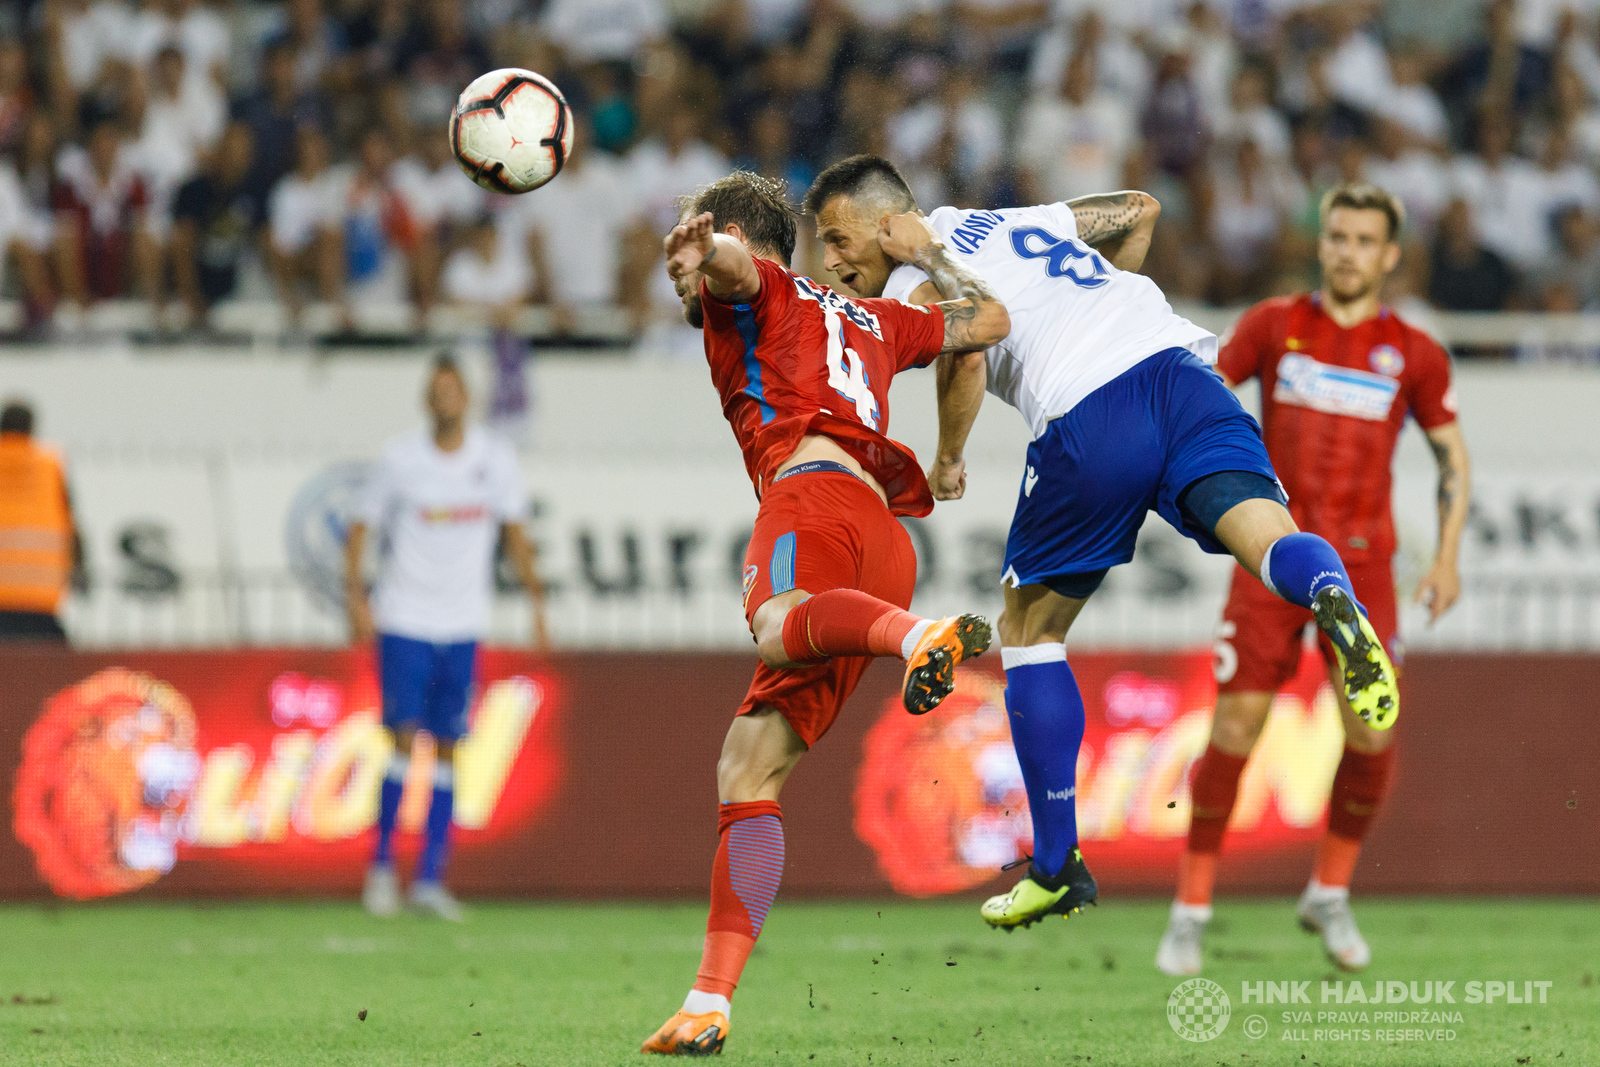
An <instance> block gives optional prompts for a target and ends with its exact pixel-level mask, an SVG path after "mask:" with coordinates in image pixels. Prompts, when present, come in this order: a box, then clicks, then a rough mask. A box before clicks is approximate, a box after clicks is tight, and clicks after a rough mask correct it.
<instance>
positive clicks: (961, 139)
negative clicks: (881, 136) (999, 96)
mask: <svg viewBox="0 0 1600 1067" xmlns="http://www.w3.org/2000/svg"><path fill="white" fill-rule="evenodd" d="M888 133H889V158H891V159H892V160H894V162H895V163H896V165H898V166H899V167H900V171H901V173H903V174H904V175H905V176H906V182H907V184H909V185H910V186H911V189H912V192H913V193H914V194H915V195H916V197H917V200H918V201H919V202H920V203H924V204H948V203H966V204H976V203H977V202H979V201H981V200H982V199H983V197H984V195H985V193H986V192H987V189H988V185H989V182H990V181H991V179H992V177H993V174H994V169H995V167H996V166H998V165H999V163H1000V151H1001V149H1002V148H1003V147H1004V143H1005V129H1004V127H1003V126H1002V125H1001V121H1000V115H999V113H998V112H997V111H995V109H994V106H993V105H992V104H990V103H989V102H988V101H987V100H985V99H984V98H983V97H982V96H981V95H980V94H979V92H978V87H977V84H976V83H975V81H974V80H973V77H972V73H971V72H970V71H969V70H967V69H965V68H957V69H954V70H951V71H949V72H948V73H947V74H946V75H945V80H944V85H943V86H942V87H941V89H940V91H939V95H938V96H937V97H936V98H934V99H929V100H925V101H923V102H922V103H920V104H918V105H916V106H915V107H912V108H909V109H908V110H905V111H902V112H900V113H899V114H898V115H894V116H892V117H891V118H890V119H889V126H888Z"/></svg>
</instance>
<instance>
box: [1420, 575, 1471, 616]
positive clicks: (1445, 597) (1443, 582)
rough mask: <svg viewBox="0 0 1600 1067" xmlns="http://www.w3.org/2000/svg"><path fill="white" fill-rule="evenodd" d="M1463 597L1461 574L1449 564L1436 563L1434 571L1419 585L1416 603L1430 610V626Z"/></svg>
mask: <svg viewBox="0 0 1600 1067" xmlns="http://www.w3.org/2000/svg"><path fill="white" fill-rule="evenodd" d="M1460 596H1461V572H1460V571H1458V570H1456V568H1455V567H1454V566H1453V565H1452V564H1449V563H1438V562H1435V563H1434V565H1433V569H1432V570H1430V571H1429V572H1428V573H1427V574H1424V575H1423V576H1422V581H1420V582H1418V583H1417V595H1416V598H1415V599H1416V602H1417V603H1418V604H1421V605H1422V606H1423V607H1425V608H1427V609H1428V625H1429V626H1432V625H1433V624H1434V623H1436V622H1438V621H1439V616H1441V615H1443V614H1444V613H1445V612H1447V611H1449V610H1450V605H1452V604H1454V603H1455V602H1456V600H1457V599H1458V598H1459V597H1460Z"/></svg>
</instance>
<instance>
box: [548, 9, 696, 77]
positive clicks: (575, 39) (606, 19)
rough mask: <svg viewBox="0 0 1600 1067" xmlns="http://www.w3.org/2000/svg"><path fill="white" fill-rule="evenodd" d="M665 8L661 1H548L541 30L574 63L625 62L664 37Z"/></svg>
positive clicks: (665, 28)
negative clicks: (542, 29) (646, 46)
mask: <svg viewBox="0 0 1600 1067" xmlns="http://www.w3.org/2000/svg"><path fill="white" fill-rule="evenodd" d="M666 7H667V6H666V5H665V4H664V3H662V2H661V0H551V3H550V6H549V7H547V8H546V9H545V14H544V31H545V33H547V34H549V35H550V37H551V38H552V39H553V40H554V41H555V42H556V43H557V44H559V45H560V46H561V47H562V48H563V49H565V50H566V53H567V56H568V57H569V58H571V59H573V60H575V61H577V62H580V63H589V62H594V61H597V60H609V61H613V62H628V61H631V60H632V59H633V57H634V56H635V55H636V54H638V52H639V50H640V49H642V48H643V47H644V46H645V45H647V44H649V43H650V42H651V41H655V40H658V39H660V38H662V37H665V36H666V33H667V10H666Z"/></svg>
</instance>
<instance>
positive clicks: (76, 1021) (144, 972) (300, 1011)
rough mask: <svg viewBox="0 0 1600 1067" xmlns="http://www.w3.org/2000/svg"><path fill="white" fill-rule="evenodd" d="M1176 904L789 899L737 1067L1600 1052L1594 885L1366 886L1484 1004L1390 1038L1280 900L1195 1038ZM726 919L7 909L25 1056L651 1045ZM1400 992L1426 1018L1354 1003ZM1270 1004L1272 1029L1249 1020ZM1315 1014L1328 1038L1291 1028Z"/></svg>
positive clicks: (767, 937) (547, 1051)
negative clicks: (1176, 975) (1180, 979)
mask: <svg viewBox="0 0 1600 1067" xmlns="http://www.w3.org/2000/svg"><path fill="white" fill-rule="evenodd" d="M1165 913H1166V904H1165V902H1157V901H1142V900H1141V901H1116V900H1113V901H1108V902H1107V903H1106V904H1105V905H1104V906H1102V907H1100V908H1097V909H1091V911H1090V912H1089V913H1088V914H1086V915H1083V916H1079V917H1075V918H1073V919H1072V920H1070V921H1061V920H1058V919H1051V920H1049V921H1047V922H1046V923H1043V924H1041V925H1040V926H1036V927H1034V928H1033V929H1032V930H1028V931H1020V932H1018V933H1015V934H1012V935H1006V934H1001V933H998V932H994V931H990V930H988V929H986V928H984V927H983V926H982V924H981V923H980V922H979V920H978V917H977V914H976V910H975V906H974V905H972V904H965V903H963V904H949V903H937V904H904V903H882V904H880V903H848V904H844V903H840V904H818V903H803V902H793V903H785V902H783V901H782V900H781V899H780V900H779V903H778V906H777V907H776V908H774V909H773V911H772V914H771V916H770V918H769V920H768V923H767V928H766V930H765V931H764V933H763V935H762V939H761V943H760V946H759V947H758V948H757V950H756V955H755V956H754V957H753V958H752V960H751V962H750V966H749V969H748V970H747V971H746V972H745V980H744V985H743V988H742V989H741V990H740V993H739V997H738V1004H737V1010H736V1011H735V1014H734V1018H733V1033H732V1037H731V1039H730V1041H729V1044H728V1048H727V1052H726V1053H725V1055H724V1057H723V1062H728V1063H745V1064H773V1065H780V1064H784V1065H796V1067H813V1065H815V1067H823V1065H828V1064H853V1065H867V1067H884V1065H893V1064H941V1065H942V1064H952V1063H954V1064H1029V1065H1055V1064H1082V1065H1083V1067H1102V1065H1104V1067H1111V1065H1114V1064H1126V1065H1139V1067H1143V1065H1156V1064H1200V1065H1206V1067H1210V1065H1213V1064H1224V1065H1229V1067H1232V1065H1237V1064H1251V1065H1253V1064H1286V1065H1295V1067H1353V1065H1361V1064H1378V1063H1382V1064H1385V1065H1388V1064H1427V1065H1451V1064H1462V1065H1469V1067H1477V1065H1480V1064H1483V1065H1489V1064H1504V1065H1506V1067H1516V1065H1518V1064H1529V1065H1533V1067H1544V1065H1559V1067H1568V1065H1570V1067H1578V1065H1583V1064H1600V982H1597V980H1596V972H1600V923H1597V922H1596V914H1597V908H1596V905H1595V902H1594V901H1592V900H1570V901H1507V900H1481V901H1477V900H1474V901H1466V900H1424V899H1417V900H1362V901H1358V902H1357V916H1358V918H1359V919H1360V921H1361V922H1362V925H1363V928H1364V930H1365V932H1366V934H1367V937H1368V939H1369V940H1370V941H1371V942H1372V945H1373V949H1374V958H1375V960H1376V962H1375V963H1374V966H1373V968H1372V969H1371V970H1370V971H1369V972H1368V973H1367V974H1366V975H1365V976H1363V977H1364V978H1365V980H1366V981H1365V985H1364V988H1365V989H1366V990H1367V991H1369V992H1370V990H1371V989H1372V986H1373V983H1374V981H1376V980H1389V979H1402V980H1406V981H1407V982H1409V981H1411V980H1413V979H1416V980H1421V981H1429V980H1438V981H1454V982H1455V983H1456V984H1455V986H1454V996H1455V997H1456V1000H1457V1003H1456V1004H1455V1005H1453V1006H1452V1005H1445V1008H1446V1009H1447V1010H1452V1011H1456V1012H1459V1013H1460V1021H1459V1022H1449V1023H1440V1022H1429V1023H1425V1024H1421V1025H1411V1026H1409V1027H1405V1028H1410V1029H1432V1030H1449V1031H1454V1040H1433V1041H1427V1040H1420V1039H1416V1038H1412V1039H1403V1040H1395V1039H1394V1035H1380V1034H1379V1031H1382V1030H1395V1029H1402V1028H1403V1027H1400V1026H1396V1025H1393V1024H1386V1023H1384V1022H1381V1021H1372V1022H1369V1023H1368V1024H1367V1025H1366V1026H1364V1027H1363V1025H1362V1024H1361V1023H1360V1022H1359V1021H1355V1022H1343V1023H1337V1024H1330V1023H1328V1022H1317V1021H1311V1022H1303V1021H1301V1022H1294V1021H1285V1020H1284V1018H1283V1013H1284V1011H1285V1010H1286V1009H1287V1010H1296V1011H1310V1012H1311V1013H1312V1019H1313V1020H1315V1014H1316V1012H1319V1011H1324V1010H1340V1009H1339V1007H1338V1006H1336V1005H1322V1004H1319V1003H1316V1001H1317V1000H1318V999H1319V997H1320V992H1319V990H1320V987H1321V983H1322V981H1323V980H1324V979H1332V978H1336V977H1341V976H1336V975H1334V974H1333V972H1332V969H1331V968H1330V967H1329V966H1328V964H1327V963H1326V962H1325V961H1324V960H1323V958H1322V956H1321V954H1320V951H1319V949H1318V944H1317V942H1315V941H1314V940H1313V939H1312V938H1310V937H1308V936H1306V935H1304V934H1302V933H1301V932H1300V931H1299V930H1298V929H1297V928H1296V927H1295V925H1294V921H1293V912H1292V904H1291V903H1290V902H1288V901H1255V900H1253V901H1223V902H1221V903H1220V904H1219V905H1218V907H1217V918H1216V920H1215V921H1214V922H1213V924H1212V933H1211V936H1210V937H1209V939H1208V942H1207V955H1208V959H1207V977H1209V978H1212V979H1214V980H1215V981H1217V982H1218V983H1220V984H1221V985H1222V987H1223V989H1224V990H1225V991H1226V992H1227V993H1228V995H1229V996H1230V997H1231V998H1232V1002H1233V1003H1232V1016H1231V1019H1230V1023H1229V1025H1228V1028H1227V1030H1226V1031H1225V1032H1223V1033H1222V1034H1221V1036H1219V1037H1217V1038H1215V1039H1214V1040H1211V1041H1209V1042H1206V1043H1191V1042H1187V1041H1184V1040H1181V1039H1180V1038H1179V1037H1178V1036H1177V1035H1176V1034H1175V1033H1174V1032H1173V1029H1172V1027H1171V1026H1170V1025H1169V1024H1168V1021H1167V1015H1166V1003H1167V997H1168V995H1169V993H1171V992H1172V990H1173V989H1174V987H1175V986H1176V985H1177V984H1178V983H1177V982H1176V981H1175V980H1172V979H1168V978H1166V977H1164V976H1163V975H1160V974H1158V973H1157V972H1156V971H1155V970H1154V968H1153V967H1152V966H1151V957H1152V954H1153V952H1154V949H1155V942H1156V939H1157V938H1158V937H1159V935H1160V932H1161V929H1162V925H1163V923H1164V921H1165ZM703 917H704V911H703V906H690V905H662V906H651V905H611V904H606V905H582V904H565V905H562V904H539V905H518V904H481V905H479V906H477V907H475V908H474V909H473V910H472V913H471V915H470V916H469V918H468V921H467V922H466V923H465V924H463V925H461V926H450V925H445V924H442V923H438V922H428V921H424V920H422V919H418V918H413V917H409V916H408V917H402V918H399V919H395V920H391V921H380V920H376V919H371V918H369V917H367V916H366V915H364V914H363V913H362V912H361V911H360V910H359V909H358V908H356V907H355V906H354V905H349V904H276V903H275V904H219V905H212V906H204V905H198V906H181V905H155V904H143V905H140V904H136V905H127V904H109V905H97V906H86V907H41V906H34V905H8V906H4V907H0V1000H3V1003H0V1064H7V1065H9V1064H27V1065H29V1067H49V1065H58V1064H60V1065H65V1064H72V1065H80V1064H81V1065H85V1067H87V1065H94V1067H106V1065H113V1064H129V1065H138V1067H144V1065H156V1064H173V1065H196V1067H222V1065H229V1064H250V1065H267V1064H285V1065H289V1064H292V1065H296V1067H300V1065H312V1064H363V1065H365V1064H385V1065H388V1064H393V1065H411V1064H428V1065H434V1064H451V1065H453V1064H464V1065H480V1064H481V1065H486V1067H509V1065H513V1064H521V1065H524V1067H535V1065H544V1064H562V1065H565V1064H607V1065H614V1064H623V1065H628V1064H642V1063H644V1062H646V1061H644V1060H642V1059H641V1057H640V1056H639V1055H638V1053H637V1052H636V1049H637V1048H638V1045H639V1042H640V1041H641V1040H643V1038H644V1037H645V1036H646V1035H647V1034H649V1033H650V1032H651V1030H652V1029H653V1028H654V1027H655V1026H656V1025H657V1024H659V1023H660V1022H661V1021H662V1020H663V1019H665V1018H666V1017H667V1015H669V1014H670V1013H671V1012H672V1010H673V1009H674V1008H675V1007H677V1005H678V1004H679V1002H680V1001H681V998H682V996H683V994H684V992H685V990H686V989H687V987H688V984H689V982H690V981H691V980H692V979H693V976H694V970H695V965H696V963H697V962H698V959H699V940H700V938H699V931H700V930H701V928H702V923H703V921H704V918H703ZM1307 980H1309V981H1310V986H1309V990H1310V995H1311V999H1312V1001H1313V1003H1312V1004H1310V1005H1281V1004H1271V1005H1256V1004H1241V1003H1240V995H1241V983H1243V982H1255V981H1277V982H1286V981H1307ZM1474 980H1478V981H1487V980H1500V981H1507V982H1515V983H1517V985H1518V986H1519V987H1520V986H1521V983H1522V982H1524V981H1548V982H1551V983H1553V985H1552V986H1551V987H1550V989H1549V993H1548V995H1547V996H1548V1001H1547V1003H1545V1004H1542V1005H1541V1004H1538V1003H1537V1002H1535V1003H1532V1004H1526V1005H1521V1004H1511V1005H1508V1004H1505V1003H1503V1001H1502V1002H1497V1003H1495V1004H1494V1005H1492V1006H1491V1005H1485V1004H1476V1005H1474V1004H1467V1003H1464V1002H1463V1001H1464V997H1465V985H1466V983H1467V982H1469V981H1474ZM1535 1000H1537V998H1535ZM1400 1007H1403V1008H1404V1009H1405V1010H1421V1009H1417V1008H1415V1007H1414V1006H1410V1005H1405V1006H1400ZM1385 1009H1387V1010H1400V1008H1397V1007H1391V1006H1389V1005H1368V1006H1366V1008H1365V1009H1363V1007H1362V1006H1361V1005H1356V1006H1354V1007H1350V1006H1345V1007H1344V1008H1343V1010H1347V1011H1352V1012H1355V1011H1361V1010H1366V1011H1368V1012H1369V1013H1372V1012H1376V1011H1379V1010H1385ZM1428 1010H1433V1006H1429V1009H1428ZM363 1011H364V1012H365V1013H366V1015H365V1019H364V1021H363V1020H362V1018H361V1017H360V1014H359V1013H361V1012H363ZM1252 1014H1256V1015H1260V1016H1261V1017H1262V1019H1263V1020H1264V1022H1265V1024H1266V1030H1267V1032H1266V1033H1265V1034H1264V1035H1263V1036H1261V1037H1259V1038H1251V1037H1249V1036H1247V1035H1246V1033H1245V1030H1246V1025H1245V1024H1246V1022H1247V1019H1248V1017H1249V1016H1250V1015H1252ZM1256 1028H1257V1029H1259V1028H1260V1024H1257V1027H1256ZM1319 1029H1320V1030H1327V1029H1345V1030H1355V1031H1357V1036H1355V1037H1346V1038H1343V1039H1334V1038H1330V1037H1329V1036H1328V1035H1327V1034H1323V1035H1321V1036H1320V1037H1318V1036H1317V1031H1318V1030H1319ZM1363 1029H1365V1030H1369V1031H1371V1032H1372V1033H1371V1036H1368V1037H1360V1036H1359V1032H1360V1031H1361V1030H1363ZM1295 1031H1303V1032H1304V1033H1303V1036H1304V1037H1305V1040H1298V1041H1297V1040H1287V1039H1286V1038H1285V1034H1286V1033H1289V1034H1290V1036H1296V1035H1295V1034H1294V1032H1295Z"/></svg>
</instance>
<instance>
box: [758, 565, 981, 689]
mask: <svg viewBox="0 0 1600 1067" xmlns="http://www.w3.org/2000/svg"><path fill="white" fill-rule="evenodd" d="M791 551H792V547H791ZM752 628H753V629H754V631H755V635H756V645H757V648H759V649H760V652H761V661H762V662H763V663H765V664H766V665H767V666H769V667H778V668H785V667H809V666H814V665H816V664H818V663H823V662H826V661H827V660H829V659H831V658H832V657H834V656H898V657H899V658H900V659H903V660H905V661H906V673H905V680H904V683H903V684H902V687H901V699H902V700H903V702H904V703H905V707H906V710H907V711H909V712H911V714H913V715H922V714H926V713H927V712H930V711H932V710H933V709H934V708H936V707H938V706H939V704H940V702H941V701H943V700H944V698H945V697H947V696H949V695H950V691H951V690H952V689H954V688H955V669H956V665H957V664H959V663H961V662H962V661H963V660H968V659H972V658H973V657H974V656H978V655H981V654H982V653H983V652H984V651H985V650H986V649H987V648H988V647H989V642H990V640H991V636H990V635H991V631H990V627H989V621H988V620H987V619H985V618H984V617H983V616H981V615H952V616H950V617H948V618H944V619H924V618H922V617H920V616H917V615H913V614H912V613H911V612H909V611H905V610H904V609H902V608H898V607H895V606H894V605H893V604H890V603H888V602H886V601H883V600H879V599H878V598H877V597H875V596H872V595H871V594H868V593H863V592H862V591H860V590H859V589H829V590H826V591H824V592H821V593H817V594H815V595H812V594H810V593H807V592H806V591H805V590H803V589H794V590H790V591H789V592H787V593H783V594H780V595H778V596H775V597H773V598H772V599H770V600H768V601H767V602H766V603H765V604H763V605H762V606H761V608H760V610H759V611H757V612H756V617H755V620H754V622H753V624H752Z"/></svg>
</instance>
